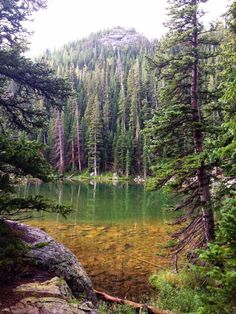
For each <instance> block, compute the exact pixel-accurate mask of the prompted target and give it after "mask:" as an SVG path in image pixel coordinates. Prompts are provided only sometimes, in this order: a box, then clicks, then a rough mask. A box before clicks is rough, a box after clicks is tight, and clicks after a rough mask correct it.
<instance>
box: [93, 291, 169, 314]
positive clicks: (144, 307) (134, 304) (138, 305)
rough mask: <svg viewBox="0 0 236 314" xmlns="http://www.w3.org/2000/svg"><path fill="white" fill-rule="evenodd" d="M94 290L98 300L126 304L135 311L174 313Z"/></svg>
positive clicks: (154, 313) (158, 313)
mask: <svg viewBox="0 0 236 314" xmlns="http://www.w3.org/2000/svg"><path fill="white" fill-rule="evenodd" d="M94 292H95V294H96V296H97V298H98V300H103V301H105V302H107V303H115V304H123V305H128V306H130V307H132V308H133V309H135V310H136V311H137V312H140V311H141V310H144V311H146V312H147V313H149V314H174V313H172V312H170V311H165V310H161V309H158V308H155V307H154V306H151V305H147V304H142V303H137V302H133V301H130V300H126V299H121V298H117V297H114V296H111V295H109V294H107V293H105V292H102V291H97V290H94Z"/></svg>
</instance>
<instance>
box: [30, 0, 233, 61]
mask: <svg viewBox="0 0 236 314" xmlns="http://www.w3.org/2000/svg"><path fill="white" fill-rule="evenodd" d="M229 1H230V0H209V1H208V2H207V3H206V4H204V10H205V11H206V12H208V13H207V14H206V16H205V20H206V21H207V22H210V21H214V20H216V19H217V18H219V17H220V15H221V14H222V13H224V12H225V11H226V8H227V5H228V4H229V3H230V2H229ZM166 7H167V1H166V0H48V8H47V9H45V10H40V11H39V12H37V13H35V14H34V16H33V19H34V21H33V22H30V23H29V24H28V25H27V28H28V29H30V31H32V32H34V34H33V35H32V37H31V45H30V52H29V54H30V55H31V56H36V55H38V54H40V53H41V52H43V51H45V50H46V49H47V48H48V49H51V50H53V49H55V48H59V47H61V46H62V45H63V44H66V43H68V42H70V41H73V40H77V39H81V38H84V37H86V36H88V35H89V34H90V33H95V32H97V31H100V30H103V29H107V28H111V27H114V26H122V27H127V28H130V27H134V28H135V29H136V30H137V31H138V32H140V33H142V34H144V35H145V36H147V37H148V38H149V39H154V38H160V37H161V36H162V35H163V34H164V33H165V28H164V26H163V22H165V21H166Z"/></svg>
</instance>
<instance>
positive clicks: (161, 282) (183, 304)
mask: <svg viewBox="0 0 236 314" xmlns="http://www.w3.org/2000/svg"><path fill="white" fill-rule="evenodd" d="M204 282H205V278H203V277H202V276H201V275H199V274H198V273H197V272H196V271H195V270H194V269H192V270H191V271H183V272H180V273H178V274H176V273H173V272H170V271H164V272H160V273H158V274H155V275H153V276H152V277H151V278H150V283H151V284H152V286H153V287H155V288H156V289H157V291H158V299H157V306H158V307H160V308H162V309H169V310H172V311H174V312H176V313H195V312H196V311H197V309H198V308H200V307H201V306H202V305H203V304H202V301H201V299H202V295H203V294H204V290H203V288H200V287H201V285H202V284H203V283H204Z"/></svg>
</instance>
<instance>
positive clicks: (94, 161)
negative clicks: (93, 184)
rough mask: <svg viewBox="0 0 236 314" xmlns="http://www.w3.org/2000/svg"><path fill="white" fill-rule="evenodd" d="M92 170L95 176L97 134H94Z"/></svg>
mask: <svg viewBox="0 0 236 314" xmlns="http://www.w3.org/2000/svg"><path fill="white" fill-rule="evenodd" d="M93 172H94V175H95V176H97V136H96V133H95V135H94V159H93Z"/></svg>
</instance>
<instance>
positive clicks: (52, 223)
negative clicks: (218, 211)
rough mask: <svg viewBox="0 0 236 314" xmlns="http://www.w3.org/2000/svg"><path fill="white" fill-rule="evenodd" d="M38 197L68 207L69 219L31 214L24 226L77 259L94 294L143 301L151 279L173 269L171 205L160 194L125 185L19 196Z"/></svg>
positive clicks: (56, 187)
mask: <svg viewBox="0 0 236 314" xmlns="http://www.w3.org/2000/svg"><path fill="white" fill-rule="evenodd" d="M37 194H39V195H42V196H44V197H45V198H47V199H51V200H55V201H56V202H58V203H60V204H65V205H70V206H71V207H72V212H71V213H70V214H69V216H68V217H67V219H65V218H63V217H62V216H61V215H58V214H49V213H35V214H33V218H32V220H30V221H27V223H28V224H30V225H32V226H37V227H39V228H42V229H43V230H45V231H46V232H48V233H49V234H50V235H51V236H53V237H54V238H55V239H56V240H58V241H60V242H62V243H64V244H65V245H66V246H67V247H68V248H70V249H71V250H72V251H73V253H74V254H75V255H76V256H77V257H78V259H79V260H80V262H81V264H82V265H83V266H84V268H85V269H86V271H87V273H88V275H89V276H90V278H91V279H92V282H93V285H94V288H96V289H97V290H102V291H105V292H107V293H109V294H112V295H115V296H119V297H126V298H127V299H133V300H135V301H143V300H145V299H146V298H147V297H149V296H150V294H151V292H152V291H151V288H150V287H149V285H148V278H149V276H150V275H151V274H152V273H153V272H155V271H157V270H160V269H165V268H166V267H168V266H169V265H170V263H171V260H170V258H169V257H167V253H168V252H167V249H166V248H165V244H166V242H167V241H168V240H169V239H170V232H171V230H172V229H171V228H173V227H170V226H169V225H168V224H167V222H168V221H169V219H170V218H171V214H170V213H168V212H167V211H166V210H165V209H166V208H167V207H168V206H169V205H170V204H171V202H172V200H171V199H170V197H169V196H168V195H167V194H164V193H163V192H161V191H153V192H149V191H146V190H145V189H144V187H143V186H142V185H131V184H128V183H118V184H116V185H113V184H102V183H96V182H92V181H91V182H90V183H87V184H85V183H73V182H58V183H48V184H46V183H41V184H32V183H28V184H27V185H25V186H21V187H20V188H19V196H23V197H27V196H29V195H37Z"/></svg>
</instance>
